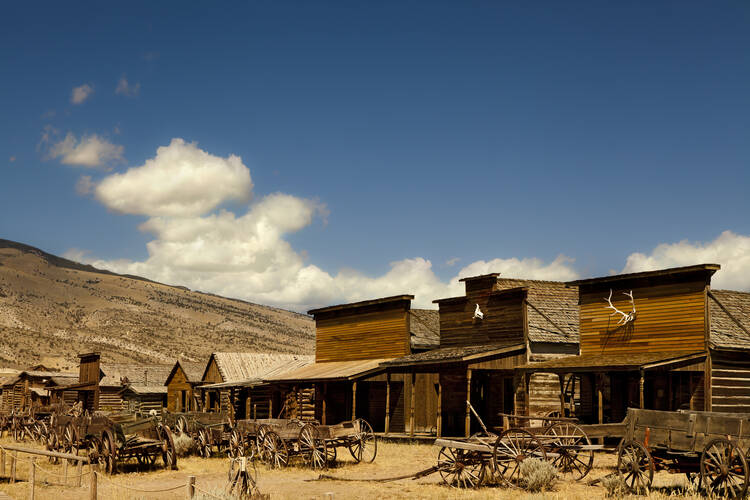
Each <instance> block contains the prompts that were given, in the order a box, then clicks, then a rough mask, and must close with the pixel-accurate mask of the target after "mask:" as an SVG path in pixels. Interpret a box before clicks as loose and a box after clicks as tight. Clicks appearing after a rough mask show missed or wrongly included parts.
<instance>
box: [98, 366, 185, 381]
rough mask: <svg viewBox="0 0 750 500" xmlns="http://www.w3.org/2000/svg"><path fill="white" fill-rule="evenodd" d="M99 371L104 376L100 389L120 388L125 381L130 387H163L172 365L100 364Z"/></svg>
mask: <svg viewBox="0 0 750 500" xmlns="http://www.w3.org/2000/svg"><path fill="white" fill-rule="evenodd" d="M99 370H100V371H101V372H102V373H103V374H104V377H103V378H102V379H101V380H100V381H99V386H100V387H120V386H121V385H123V383H124V382H125V381H126V380H127V383H128V384H131V385H163V384H164V382H165V381H166V380H167V376H169V372H170V371H171V370H172V365H160V364H145V365H137V364H132V363H101V364H100V365H99Z"/></svg>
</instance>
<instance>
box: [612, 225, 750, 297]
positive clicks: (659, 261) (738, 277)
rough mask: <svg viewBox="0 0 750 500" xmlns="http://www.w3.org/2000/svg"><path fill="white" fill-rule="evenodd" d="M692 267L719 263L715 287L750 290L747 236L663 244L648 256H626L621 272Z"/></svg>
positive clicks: (728, 234)
mask: <svg viewBox="0 0 750 500" xmlns="http://www.w3.org/2000/svg"><path fill="white" fill-rule="evenodd" d="M694 264H721V271H719V272H718V273H716V274H715V275H714V277H713V279H712V280H711V284H712V286H713V287H715V288H730V289H733V290H750V237H749V236H743V235H741V234H736V233H733V232H732V231H724V232H723V233H721V234H720V235H719V236H718V237H717V238H716V239H715V240H713V241H709V242H691V241H688V240H683V241H679V242H677V243H662V244H660V245H658V246H657V247H656V248H654V249H653V250H652V251H651V253H648V254H646V253H633V254H631V255H630V256H628V258H627V261H626V263H625V268H624V269H623V270H622V272H624V273H635V272H640V271H653V270H655V269H663V268H669V267H680V266H691V265H694Z"/></svg>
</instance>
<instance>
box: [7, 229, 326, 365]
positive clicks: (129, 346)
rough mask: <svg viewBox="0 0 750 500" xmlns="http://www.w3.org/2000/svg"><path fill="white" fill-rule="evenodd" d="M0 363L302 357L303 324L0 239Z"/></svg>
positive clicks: (307, 329)
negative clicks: (258, 354) (96, 354)
mask: <svg viewBox="0 0 750 500" xmlns="http://www.w3.org/2000/svg"><path fill="white" fill-rule="evenodd" d="M0 340H1V341H2V342H0V367H11V368H12V367H26V366H29V365H32V364H37V363H43V364H44V365H45V366H49V367H59V368H71V367H75V366H77V364H78V360H77V358H76V355H77V354H78V353H81V352H86V351H93V350H97V351H101V352H102V355H103V357H105V358H106V359H107V360H108V361H109V362H127V361H131V360H133V361H141V362H171V361H173V360H175V359H176V358H178V357H179V358H181V359H185V360H188V361H204V360H205V359H206V358H207V357H208V355H209V354H210V353H211V352H212V351H263V352H288V353H299V354H311V353H312V352H313V350H314V341H315V328H314V324H313V321H312V319H311V318H309V317H308V316H305V315H302V314H297V313H294V312H290V311H285V310H282V309H276V308H273V307H267V306H261V305H258V304H252V303H249V302H244V301H240V300H234V299H227V298H223V297H218V296H216V295H211V294H205V293H200V292H194V291H190V290H188V289H185V288H184V287H175V286H168V285H164V284H160V283H155V282H153V281H149V280H146V279H144V278H140V277H137V276H121V275H117V274H114V273H111V272H109V271H101V270H98V269H95V268H93V267H91V266H87V265H83V264H79V263H77V262H73V261H70V260H67V259H63V258H61V257H57V256H54V255H51V254H48V253H45V252H43V251H41V250H39V249H36V248H33V247H30V246H27V245H23V244H20V243H16V242H12V241H8V240H2V239H0Z"/></svg>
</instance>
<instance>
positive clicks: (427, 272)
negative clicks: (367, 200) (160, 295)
mask: <svg viewBox="0 0 750 500" xmlns="http://www.w3.org/2000/svg"><path fill="white" fill-rule="evenodd" d="M251 191H252V182H251V180H250V172H249V170H248V169H247V167H245V166H244V165H243V164H242V161H241V159H240V158H239V157H237V156H229V157H228V158H220V157H217V156H213V155H211V154H209V153H207V152H205V151H202V150H200V149H198V147H197V146H196V145H195V144H187V143H185V142H184V141H183V140H181V139H174V140H173V141H172V142H171V143H170V144H169V146H164V147H160V148H159V149H158V150H157V153H156V156H155V157H154V158H152V159H150V160H148V161H147V162H146V163H145V164H144V165H143V166H139V167H135V168H131V169H129V170H128V171H126V172H125V173H123V174H113V175H110V176H108V177H106V178H105V179H103V180H102V181H101V182H100V183H99V185H98V186H97V187H96V188H95V192H96V194H97V198H98V199H99V200H101V201H102V202H103V203H104V204H105V205H107V206H108V207H109V208H112V209H115V210H117V211H120V212H126V213H137V214H144V215H148V216H150V218H149V219H148V220H147V221H146V222H144V223H143V224H142V225H141V226H140V229H141V230H142V231H144V232H147V233H149V234H152V235H153V236H154V239H153V240H152V241H150V242H149V243H148V244H147V250H148V258H146V259H145V260H142V261H131V260H116V261H109V260H96V259H92V258H90V257H87V256H85V255H83V254H80V253H79V252H77V253H76V255H81V258H83V259H85V260H86V262H88V263H90V264H93V265H94V266H96V267H100V268H105V269H109V270H112V271H114V272H119V273H127V274H134V275H138V276H144V277H147V278H150V279H153V280H156V281H160V282H163V283H169V284H176V285H184V286H188V287H190V288H192V289H195V290H202V291H206V292H212V293H216V294H219V295H224V296H227V297H237V298H242V299H246V300H251V301H254V302H259V303H262V304H270V305H276V306H280V307H287V308H291V309H295V310H300V311H303V310H306V309H308V308H311V307H317V306H322V305H329V304H335V303H342V302H351V301H357V300H365V299H371V298H377V297H383V296H389V295H396V294H402V293H409V294H414V295H416V300H415V303H414V306H415V307H434V305H433V304H431V302H432V300H434V299H436V298H442V297H449V296H455V295H461V294H463V284H461V283H459V282H458V278H459V277H463V276H467V275H473V274H482V273H485V272H487V271H488V270H491V271H497V272H503V273H509V274H511V275H517V276H521V277H526V278H538V279H572V278H575V277H577V275H576V273H575V271H574V270H573V269H572V267H571V265H570V264H571V262H572V261H571V260H570V259H567V258H566V257H558V258H557V259H555V260H554V261H553V262H550V263H545V262H543V261H540V260H538V259H495V260H491V261H487V262H485V261H479V262H475V263H473V264H470V265H468V266H466V267H464V268H463V269H461V270H460V271H459V273H458V274H457V275H456V276H455V277H454V278H452V279H451V280H449V281H447V282H446V281H443V280H441V279H440V278H439V277H438V276H437V275H436V274H435V273H434V272H433V269H432V264H431V262H430V261H429V260H426V259H424V258H420V257H416V258H412V259H404V260H399V261H396V262H392V263H391V265H390V270H389V271H388V272H386V273H385V274H383V275H381V276H367V275H365V274H363V273H361V272H357V271H354V270H346V269H344V270H340V271H338V272H337V273H336V274H331V273H328V272H326V271H324V270H322V269H321V268H319V267H318V266H316V265H314V264H311V263H308V262H306V255H305V252H304V250H296V249H294V248H293V247H292V246H291V244H290V243H289V242H288V241H287V236H288V235H290V234H292V233H295V232H298V231H300V230H302V229H304V228H305V227H308V226H309V225H310V224H312V222H313V220H314V219H315V218H316V217H319V218H323V217H325V214H326V213H327V211H326V209H325V207H324V206H322V205H321V204H320V203H318V202H316V201H314V200H307V199H302V198H298V197H295V196H291V195H288V194H283V193H276V194H271V195H267V196H265V197H263V198H261V199H260V200H258V201H257V202H255V203H253V204H252V205H250V206H249V207H248V209H247V211H246V212H244V213H243V214H235V213H232V212H230V211H227V210H220V211H218V212H215V213H212V211H213V210H214V209H215V208H216V207H217V206H219V205H220V204H221V203H222V202H223V201H226V200H229V199H240V198H249V197H250V196H251V194H252V193H251ZM71 255H73V254H71Z"/></svg>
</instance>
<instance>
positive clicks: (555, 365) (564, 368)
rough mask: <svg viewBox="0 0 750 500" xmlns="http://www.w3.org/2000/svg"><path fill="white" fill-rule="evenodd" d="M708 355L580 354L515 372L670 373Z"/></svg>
mask: <svg viewBox="0 0 750 500" xmlns="http://www.w3.org/2000/svg"><path fill="white" fill-rule="evenodd" d="M706 355H707V353H706V352H705V351H702V352H694V353H688V354H678V353H665V352H661V353H659V352H657V353H637V354H582V355H580V356H565V357H562V358H558V359H553V360H550V361H543V362H539V363H527V364H525V365H521V366H519V367H518V368H517V369H518V370H520V371H524V372H529V373H586V372H614V371H641V370H643V371H648V370H658V369H673V368H679V367H683V366H689V365H692V364H695V363H699V362H701V361H703V360H704V359H705V358H706Z"/></svg>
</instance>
